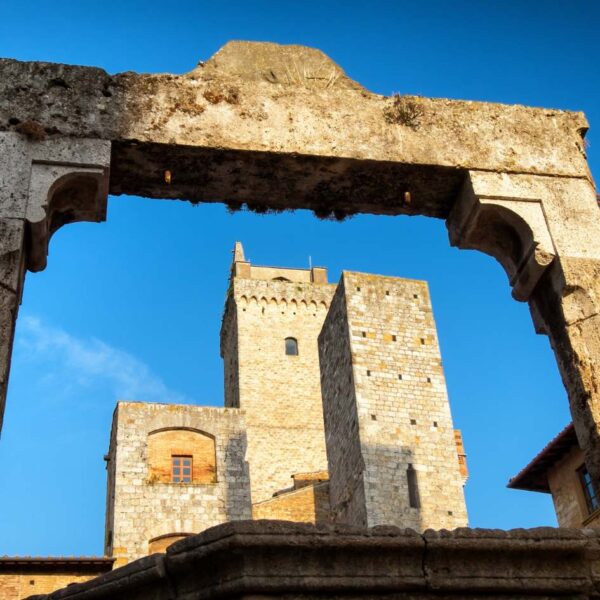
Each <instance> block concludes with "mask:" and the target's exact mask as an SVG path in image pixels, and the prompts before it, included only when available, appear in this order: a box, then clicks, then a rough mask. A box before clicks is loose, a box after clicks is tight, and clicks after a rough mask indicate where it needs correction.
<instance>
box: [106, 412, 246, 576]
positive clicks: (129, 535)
mask: <svg viewBox="0 0 600 600" xmlns="http://www.w3.org/2000/svg"><path fill="white" fill-rule="evenodd" d="M171 428H180V429H181V430H182V433H187V434H189V433H190V430H199V431H201V432H204V433H205V434H208V435H210V436H212V437H213V438H214V442H215V450H216V471H215V473H214V474H213V477H212V481H211V482H210V483H195V482H194V483H191V484H181V483H170V482H164V481H160V478H157V477H156V470H155V469H153V466H155V465H152V464H151V463H150V462H149V460H148V459H149V446H152V444H153V442H150V444H149V440H150V439H151V438H152V437H154V436H153V435H152V432H155V431H157V430H159V431H160V430H164V429H171ZM159 435H160V434H159ZM186 440H187V442H188V443H189V446H186V447H182V445H181V444H182V442H184V441H186ZM175 442H176V443H177V444H178V445H177V446H173V449H175V451H176V453H177V454H180V453H181V454H192V453H193V452H194V443H192V442H190V440H189V439H187V437H186V436H183V437H181V438H177V439H176V440H175ZM154 452H155V451H154ZM245 452H246V434H245V430H244V420H243V412H242V411H240V410H238V409H231V408H208V407H199V406H184V405H173V404H148V403H142V402H119V403H118V405H117V408H116V409H115V415H114V419H113V428H112V432H111V445H110V449H109V453H108V467H107V468H108V494H107V495H108V498H107V517H106V548H105V553H106V554H107V555H109V556H114V557H115V558H116V559H117V564H118V565H122V564H125V563H126V562H128V561H131V560H134V559H137V558H140V557H142V556H146V555H147V554H148V549H149V543H150V542H151V540H154V539H155V538H157V537H160V536H164V535H167V534H189V533H197V532H199V531H203V530H204V529H207V528H208V527H212V526H213V525H217V524H219V523H224V522H227V521H235V520H239V519H248V518H250V517H251V506H250V487H249V481H248V471H247V465H246V463H245ZM150 454H152V453H150Z"/></svg>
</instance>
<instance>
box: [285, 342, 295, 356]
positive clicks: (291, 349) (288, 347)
mask: <svg viewBox="0 0 600 600" xmlns="http://www.w3.org/2000/svg"><path fill="white" fill-rule="evenodd" d="M285 353H286V354H287V355H288V356H298V340H297V339H296V338H292V337H289V338H285Z"/></svg>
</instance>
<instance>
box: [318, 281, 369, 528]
mask: <svg viewBox="0 0 600 600" xmlns="http://www.w3.org/2000/svg"><path fill="white" fill-rule="evenodd" d="M347 315H348V313H347V310H346V290H345V285H344V279H343V278H342V279H341V280H340V282H339V284H338V287H337V289H336V292H335V295H334V297H333V300H332V301H331V306H330V307H329V312H328V313H327V318H326V319H325V323H324V324H323V329H322V331H321V334H320V335H319V363H320V367H321V392H322V398H323V417H324V421H325V432H326V433H325V440H326V445H327V462H328V466H329V477H330V486H329V497H330V502H331V511H332V518H333V520H334V521H336V522H341V523H353V524H355V525H364V526H366V525H367V513H366V501H365V489H364V481H363V474H364V470H365V464H364V460H363V456H362V451H361V444H360V438H359V436H358V435H357V429H358V412H357V403H356V394H355V392H356V390H355V385H354V374H353V370H352V350H351V348H350V335H349V327H348V319H347Z"/></svg>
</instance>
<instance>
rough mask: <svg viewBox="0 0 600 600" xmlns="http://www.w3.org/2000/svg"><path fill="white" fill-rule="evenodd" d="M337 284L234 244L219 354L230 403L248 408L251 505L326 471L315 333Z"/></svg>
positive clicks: (315, 270) (320, 273) (315, 272)
mask: <svg viewBox="0 0 600 600" xmlns="http://www.w3.org/2000/svg"><path fill="white" fill-rule="evenodd" d="M334 291H335V285H330V284H328V283H327V271H326V270H325V269H322V268H317V267H314V268H312V269H285V268H279V267H264V266H255V265H252V264H250V262H248V261H246V260H245V257H244V252H243V249H242V245H241V244H240V243H239V242H238V243H236V245H235V250H234V257H233V264H232V268H231V278H230V285H229V290H228V293H227V300H226V305H225V312H224V315H223V323H222V326H221V356H222V357H223V360H224V368H225V406H226V407H232V408H240V409H242V410H243V411H244V413H245V420H246V432H247V451H246V460H247V461H248V463H249V468H250V486H251V496H252V503H253V505H256V504H257V503H261V502H264V501H267V500H270V499H271V498H273V496H274V494H276V493H278V492H281V491H283V490H289V489H290V487H292V483H293V482H292V476H293V475H298V474H302V473H303V474H308V473H314V472H319V471H320V472H322V471H326V470H327V455H326V451H325V436H324V430H323V409H322V401H321V381H320V375H319V353H318V347H317V339H318V336H319V332H320V331H321V327H322V326H323V321H324V320H325V315H326V314H327V310H328V308H329V304H330V302H331V298H332V296H333V293H334ZM307 476H308V475H307ZM295 479H296V478H295ZM270 516H271V517H277V516H279V515H278V514H277V513H276V512H275V513H273V512H271V513H270Z"/></svg>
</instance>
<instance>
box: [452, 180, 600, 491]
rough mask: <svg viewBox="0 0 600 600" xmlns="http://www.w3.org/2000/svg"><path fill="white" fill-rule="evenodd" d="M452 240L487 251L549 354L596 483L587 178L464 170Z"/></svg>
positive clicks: (598, 300)
mask: <svg viewBox="0 0 600 600" xmlns="http://www.w3.org/2000/svg"><path fill="white" fill-rule="evenodd" d="M447 224H448V229H449V233H450V241H451V243H452V245H455V246H458V247H460V248H471V249H478V250H482V251H483V252H486V253H488V254H491V255H492V256H494V257H495V258H497V259H498V261H499V262H500V263H501V264H502V265H503V266H504V268H505V270H506V272H507V274H508V276H509V280H510V284H511V286H512V288H513V296H514V297H515V299H517V300H521V301H527V302H528V303H529V306H530V309H531V314H532V317H533V321H534V325H535V329H536V332H537V333H545V334H547V335H548V336H549V338H550V343H551V345H552V348H553V350H554V353H555V355H556V360H557V362H558V366H559V369H560V372H561V376H562V379H563V383H564V385H565V388H566V390H567V393H568V395H569V404H570V408H571V414H572V416H573V423H574V425H575V430H576V432H577V438H578V440H579V444H580V446H581V448H582V449H583V450H584V451H585V455H586V464H587V467H588V470H589V471H590V474H591V475H592V478H593V480H594V484H595V486H596V489H597V490H600V314H599V312H600V311H599V307H600V210H599V209H598V204H597V201H596V194H595V190H594V187H593V185H592V183H591V182H590V181H589V180H588V179H587V178H584V177H582V178H567V177H543V176H534V175H508V174H498V173H483V172H470V173H469V176H468V177H467V179H466V181H465V183H464V185H463V188H462V191H461V194H460V195H459V198H458V199H457V202H456V204H455V206H454V208H453V210H452V212H451V214H450V216H449V218H448V221H447Z"/></svg>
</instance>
